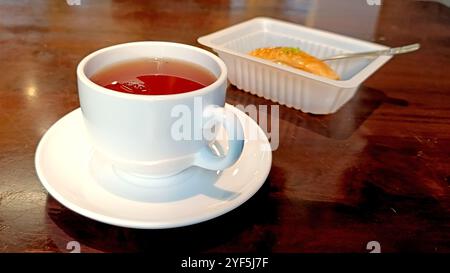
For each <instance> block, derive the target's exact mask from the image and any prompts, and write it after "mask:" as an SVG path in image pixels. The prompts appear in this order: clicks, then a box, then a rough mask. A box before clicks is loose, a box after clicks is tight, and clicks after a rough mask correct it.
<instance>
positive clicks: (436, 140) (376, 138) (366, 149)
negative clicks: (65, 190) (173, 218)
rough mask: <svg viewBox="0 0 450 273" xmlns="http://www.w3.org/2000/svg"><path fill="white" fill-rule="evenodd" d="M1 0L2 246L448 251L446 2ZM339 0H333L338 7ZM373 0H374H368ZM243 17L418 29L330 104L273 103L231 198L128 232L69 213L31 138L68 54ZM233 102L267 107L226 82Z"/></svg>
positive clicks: (61, 110)
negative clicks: (268, 162)
mask: <svg viewBox="0 0 450 273" xmlns="http://www.w3.org/2000/svg"><path fill="white" fill-rule="evenodd" d="M68 2H70V3H72V4H75V5H68V4H67V3H66V1H1V2H0V67H1V73H0V252H68V250H67V249H66V246H67V244H68V242H69V241H78V242H79V243H80V244H81V251H82V252H122V251H126V252H128V251H131V252H134V251H158V252H164V251H173V250H174V249H175V250H186V251H200V252H254V251H259V252H368V250H367V249H366V246H367V243H368V242H369V241H377V242H379V244H380V245H381V251H382V252H449V251H450V221H449V220H450V202H449V201H450V191H449V183H450V77H449V76H448V68H447V67H448V66H449V64H450V62H449V61H450V47H449V43H450V40H449V37H450V28H449V25H450V9H449V8H448V7H445V6H444V5H443V4H439V3H436V2H419V1H399V0H395V1H394V0H385V1H383V5H382V6H377V5H374V6H371V5H368V4H366V3H365V1H359V0H356V1H353V0H352V1H350V0H348V1H334V0H333V1H331V0H329V1H324V0H320V1H319V0H317V1H315V0H305V1H289V0H288V1H275V0H271V1H233V0H230V1H225V0H222V1H207V0H196V1H194V0H193V1H170V0H165V1H152V2H151V3H148V4H144V1H119V0H110V1H106V0H105V1H93V0H91V1H88V0H81V5H76V2H77V1H76V0H74V1H68ZM336 2H339V4H336ZM369 2H370V1H369ZM255 16H270V17H274V18H278V19H283V20H288V21H292V22H295V23H299V24H306V25H309V26H313V27H317V28H323V29H326V30H330V31H334V32H337V33H342V34H346V35H351V36H355V37H357V38H363V39H367V40H372V41H376V42H378V43H382V44H385V45H389V46H398V45H403V44H407V43H413V42H420V43H421V44H422V46H423V47H422V49H421V50H420V51H419V52H417V53H414V54H409V55H403V56H398V57H395V58H394V59H393V60H392V61H390V62H389V63H388V64H387V65H385V66H384V67H383V68H382V69H381V70H379V71H378V72H377V73H376V74H375V75H374V76H372V77H371V78H370V79H368V80H367V81H366V82H365V83H364V86H363V87H361V89H360V90H359V92H358V93H357V95H356V96H355V97H354V98H353V99H352V100H351V101H350V102H349V103H347V104H346V105H345V106H344V107H343V108H342V109H341V110H340V111H339V112H337V113H336V114H333V115H328V116H316V115H310V114H305V113H302V112H300V111H297V110H293V109H289V108H287V107H284V106H281V107H280V145H279V147H278V149H277V150H276V151H274V152H273V165H272V169H271V172H270V175H269V178H268V179H267V181H266V182H265V184H264V186H263V187H262V188H261V190H260V191H259V192H258V193H257V194H256V195H255V196H254V197H253V198H251V199H250V200H249V201H248V202H247V203H245V204H244V205H242V206H241V207H239V208H238V209H236V210H234V211H232V212H230V213H228V214H226V215H224V216H221V217H219V218H217V219H214V220H211V221H208V222H205V223H202V224H197V225H193V226H189V227H185V228H176V229H169V230H133V229H126V228H119V227H114V226H110V225H106V224H102V223H99V222H96V221H93V220H90V219H87V218H85V217H83V216H80V215H78V214H76V213H74V212H72V211H70V210H69V209H67V208H65V207H64V206H62V205H60V204H59V203H58V202H57V201H55V200H54V199H53V198H52V197H51V196H50V195H48V194H47V192H46V191H45V190H44V188H43V187H42V185H41V184H40V182H39V180H38V178H37V176H36V172H35V168H34V154H35V150H36V145H37V144H38V141H39V140H40V138H41V137H42V135H43V134H44V133H45V132H46V130H47V129H48V128H49V127H50V126H51V125H52V124H53V123H54V122H56V121H57V120H58V119H59V118H60V117H62V116H63V115H64V114H66V113H68V112H70V111H71V110H73V109H75V108H77V107H79V102H78V95H77V89H76V76H75V67H76V65H77V63H78V62H79V61H80V60H81V59H82V58H83V57H84V56H85V55H86V54H88V53H89V52H92V51H94V50H96V49H99V48H102V47H105V46H109V45H113V44H118V43H123V42H129V41H137V40H164V41H174V42H182V43H186V44H192V45H196V46H199V45H198V44H197V42H196V40H197V37H199V36H202V35H204V34H207V33H211V32H213V31H216V30H218V29H221V28H224V27H227V26H230V25H232V24H235V23H238V22H241V21H244V20H246V19H249V18H252V17H255ZM227 101H228V102H229V103H232V104H238V103H241V104H242V103H243V104H250V103H253V104H273V103H272V102H270V101H266V100H264V99H261V98H258V97H255V96H252V95H249V94H247V93H244V92H242V91H239V90H237V89H236V88H235V87H233V86H230V88H229V90H228V94H227Z"/></svg>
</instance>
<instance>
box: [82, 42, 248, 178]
mask: <svg viewBox="0 0 450 273" xmlns="http://www.w3.org/2000/svg"><path fill="white" fill-rule="evenodd" d="M149 57H150V58H171V59H178V60H182V61H187V62H191V63H194V64H197V65H200V66H202V67H204V68H206V69H207V70H209V71H210V72H212V73H213V74H214V75H215V76H216V78H217V80H216V81H215V82H214V83H212V84H211V85H209V86H206V87H204V88H201V89H198V90H195V91H192V92H188V93H181V94H175V95H136V94H127V93H121V92H117V91H113V90H109V89H106V88H104V87H102V86H99V85H97V84H95V83H94V82H92V81H91V80H90V79H89V77H90V76H92V75H93V74H94V73H95V72H97V71H99V70H101V69H102V68H104V67H106V66H109V65H111V64H115V63H118V62H121V61H126V60H132V59H139V58H149ZM179 76H182V75H179ZM77 78H78V93H79V97H80V105H81V110H82V112H83V117H84V123H85V125H86V129H87V133H88V135H89V137H90V139H91V141H92V144H93V147H94V148H95V150H96V151H97V152H99V153H100V154H102V155H103V156H104V157H105V158H107V159H108V160H110V161H111V162H112V164H113V165H114V166H115V168H117V169H119V170H120V171H123V172H126V173H127V174H132V175H138V176H149V177H162V176H169V175H173V174H176V173H178V172H181V171H183V170H185V169H187V168H189V167H191V166H199V167H202V168H206V169H210V170H223V169H225V168H227V167H229V166H231V165H233V164H234V162H236V160H237V159H238V158H239V156H240V154H241V152H242V148H243V145H244V141H243V132H242V127H241V125H240V123H239V122H237V123H236V122H235V121H236V119H235V117H234V116H233V115H230V114H229V113H227V112H226V111H225V109H224V105H225V93H226V87H227V69H226V66H225V64H224V63H223V62H222V60H221V59H219V58H218V57H217V56H215V55H214V54H212V53H210V52H208V51H206V50H203V49H200V48H196V47H193V46H189V45H184V44H178V43H169V42H134V43H126V44H120V45H115V46H111V47H107V48H104V49H100V50H98V51H95V52H94V53H91V54H90V55H88V56H87V57H85V58H84V59H83V60H82V61H81V62H80V63H79V65H78V68H77ZM199 102H200V104H201V105H200V106H199ZM194 105H195V107H194ZM180 106H182V109H188V110H189V111H190V113H191V115H192V116H191V118H192V119H191V120H192V122H191V124H188V125H187V126H190V127H189V130H190V131H191V132H192V135H193V134H194V133H198V132H203V131H204V130H205V129H208V128H205V126H207V125H206V124H209V125H210V126H211V122H210V121H211V117H213V118H214V119H216V120H217V119H219V120H221V122H222V125H223V126H224V128H225V129H226V131H227V133H228V151H227V154H226V155H225V156H216V155H215V154H214V153H213V152H212V151H211V149H210V148H209V144H210V141H211V140H208V139H206V138H203V137H202V138H201V139H198V138H195V137H194V138H192V139H181V140H180V139H179V138H177V137H174V132H173V130H174V127H173V125H174V123H175V122H177V120H179V117H176V116H174V109H175V108H176V107H179V108H180ZM233 125H237V126H233ZM231 135H233V137H230V136H231Z"/></svg>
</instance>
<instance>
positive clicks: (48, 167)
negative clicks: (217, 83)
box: [35, 105, 272, 229]
mask: <svg viewBox="0 0 450 273" xmlns="http://www.w3.org/2000/svg"><path fill="white" fill-rule="evenodd" d="M226 107H227V108H228V109H229V110H231V111H233V112H234V113H235V114H237V115H238V117H239V119H240V121H241V123H242V125H243V128H244V133H245V136H246V140H245V145H244V150H243V152H242V155H241V157H240V159H239V160H238V161H237V162H236V163H235V164H234V165H233V166H232V167H230V168H228V169H226V170H225V171H223V172H215V171H208V170H204V169H200V168H196V167H193V168H190V169H188V170H186V171H184V172H182V173H181V174H179V175H176V176H173V177H169V178H165V179H166V180H159V179H154V181H153V180H152V181H149V183H148V186H144V185H147V184H146V183H142V182H145V181H132V183H130V181H127V178H125V177H124V176H122V175H120V174H118V173H117V172H116V171H115V170H114V168H113V167H112V166H111V165H109V164H108V163H107V161H105V160H102V158H100V157H98V156H96V154H95V153H94V152H93V149H92V146H91V144H90V143H89V141H88V139H87V136H86V135H85V131H84V124H83V119H82V113H81V110H80V109H76V110H74V111H72V112H71V113H69V114H67V115H65V116H64V117H63V118H61V119H60V120H59V121H58V122H56V123H55V124H54V125H53V126H52V127H51V128H50V129H49V130H48V131H47V132H46V133H45V135H44V136H43V138H42V139H41V141H40V143H39V145H38V148H37V151H36V157H35V164H36V170H37V174H38V176H39V179H40V180H41V182H42V184H43V185H44V187H45V188H46V189H47V191H48V192H49V193H50V194H51V195H52V196H53V197H54V198H55V199H56V200H58V201H59V202H60V203H61V204H63V205H64V206H66V207H67V208H69V209H71V210H73V211H75V212H77V213H79V214H81V215H84V216H86V217H89V218H91V219H94V220H97V221H100V222H104V223H108V224H112V225H116V226H122V227H131V228H146V229H152V228H172V227H180V226H186V225H191V224H195V223H199V222H202V221H206V220H209V219H212V218H215V217H217V216H220V215H222V214H224V213H227V212H229V211H231V210H232V209H234V208H236V207H238V206H239V205H241V204H242V203H244V202H245V201H247V200H248V199H249V198H250V197H251V196H253V195H254V194H255V193H256V192H257V191H258V189H259V188H260V187H261V186H262V185H263V184H264V181H265V180H266V178H267V176H268V174H269V171H270V167H271V163H272V153H271V149H270V144H269V142H268V140H267V138H266V136H265V134H264V133H263V131H262V130H261V128H259V126H258V125H257V123H256V122H255V121H253V120H252V119H251V118H250V117H248V116H247V115H246V114H244V113H243V112H241V111H239V110H238V109H236V108H235V107H233V106H231V105H227V106H226ZM252 130H253V131H252ZM250 131H252V132H253V136H255V134H254V132H257V135H258V137H252V139H247V138H248V136H249V135H251V134H249V132H250ZM134 182H138V183H134ZM153 182H154V183H153Z"/></svg>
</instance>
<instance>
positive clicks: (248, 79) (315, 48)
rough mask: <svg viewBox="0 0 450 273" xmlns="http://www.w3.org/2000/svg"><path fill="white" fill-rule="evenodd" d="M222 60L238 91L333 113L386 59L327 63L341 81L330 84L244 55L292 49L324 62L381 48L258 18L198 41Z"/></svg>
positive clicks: (287, 67) (323, 32) (312, 109)
mask: <svg viewBox="0 0 450 273" xmlns="http://www.w3.org/2000/svg"><path fill="white" fill-rule="evenodd" d="M198 42H199V43H200V44H203V45H205V46H208V47H210V48H212V49H213V50H214V51H215V52H217V53H218V55H219V57H220V58H221V59H222V60H223V61H224V62H225V64H226V65H227V68H228V79H229V81H230V82H231V84H233V85H235V86H236V87H237V88H239V89H242V90H244V91H247V92H250V93H251V94H255V95H258V96H261V97H264V98H266V99H269V100H272V101H275V102H278V103H280V104H283V105H286V106H288V107H293V108H295V109H298V110H301V111H303V112H306V113H313V114H330V113H334V112H336V111H337V110H338V109H339V108H340V107H341V106H342V105H344V104H345V103H346V102H347V101H349V100H350V99H351V98H352V97H353V95H354V94H355V92H356V90H357V89H358V87H359V85H360V84H361V83H362V82H363V81H364V80H366V79H367V78H368V77H369V76H370V75H372V74H373V73H374V72H375V71H376V70H377V69H379V68H380V67H381V66H382V65H383V64H385V63H386V62H387V61H388V60H389V59H390V58H392V57H391V56H380V57H377V58H372V59H365V58H355V59H346V60H339V61H331V62H328V64H329V65H330V66H331V68H333V69H334V70H335V71H336V72H337V73H338V74H339V76H340V78H341V80H331V79H328V78H324V77H320V76H317V75H314V74H311V73H308V72H305V71H302V70H299V69H296V68H292V67H289V66H285V65H280V64H277V63H274V62H271V61H267V60H264V59H260V58H256V57H253V56H250V55H249V54H248V53H249V52H250V51H251V50H253V49H256V48H260V47H274V46H287V47H298V48H300V49H301V50H303V51H305V52H307V53H309V54H311V55H313V56H315V57H317V58H319V59H320V58H324V57H328V56H332V55H335V54H340V53H344V52H362V51H372V50H380V49H387V48H388V47H386V46H383V45H379V44H374V43H370V42H366V41H362V40H358V39H354V38H350V37H346V36H342V35H338V34H334V33H330V32H326V31H321V30H316V29H312V28H308V27H304V26H300V25H296V24H293V23H288V22H283V21H279V20H275V19H271V18H265V17H258V18H254V19H251V20H249V21H246V22H243V23H240V24H237V25H234V26H231V27H228V28H225V29H223V30H220V31H217V32H214V33H212V34H209V35H206V36H203V37H200V38H199V39H198Z"/></svg>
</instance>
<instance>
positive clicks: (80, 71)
mask: <svg viewBox="0 0 450 273" xmlns="http://www.w3.org/2000/svg"><path fill="white" fill-rule="evenodd" d="M140 45H148V46H152V47H153V46H161V47H172V48H180V49H187V50H192V51H195V52H197V53H200V54H203V55H205V56H207V57H209V58H210V59H211V60H213V61H214V62H215V64H216V65H217V66H218V67H219V69H220V74H219V75H218V76H217V79H216V80H215V81H214V82H213V83H212V84H210V85H207V86H205V87H203V88H200V89H197V90H194V91H191V92H186V93H179V94H168V95H139V94H129V93H122V92H116V91H113V90H110V89H108V88H105V87H103V86H100V85H98V84H96V83H94V82H93V81H91V80H90V79H89V77H88V76H87V75H86V73H85V67H86V65H87V64H88V63H89V62H90V61H91V60H92V59H94V58H99V57H101V55H102V54H105V53H107V52H109V51H113V50H119V49H122V48H126V47H134V46H140ZM149 57H151V54H149ZM167 57H170V56H167ZM125 60H126V58H125ZM130 60H131V58H130ZM188 62H191V63H194V64H199V65H201V63H200V62H196V61H195V60H188ZM206 69H207V70H209V71H210V69H208V68H206ZM77 78H78V80H79V81H81V83H83V84H84V85H85V86H87V87H89V89H91V90H93V91H94V92H99V93H101V94H104V95H109V96H114V97H118V98H121V99H126V100H138V101H161V100H163V101H164V100H167V101H168V100H177V99H183V98H187V97H193V96H203V95H205V94H207V93H209V92H213V91H214V90H217V89H218V88H220V86H221V85H222V84H223V83H224V82H225V81H226V80H227V67H226V65H225V63H224V62H223V61H222V60H221V59H220V58H219V57H217V56H216V55H214V54H213V53H211V52H209V51H207V50H204V49H201V48H198V47H195V46H191V45H187V44H182V43H175V42H163V41H141V42H129V43H123V44H117V45H113V46H109V47H105V48H102V49H99V50H96V51H94V52H92V53H90V54H89V55H87V56H86V57H84V58H83V59H82V60H81V61H80V62H79V64H78V66H77Z"/></svg>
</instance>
